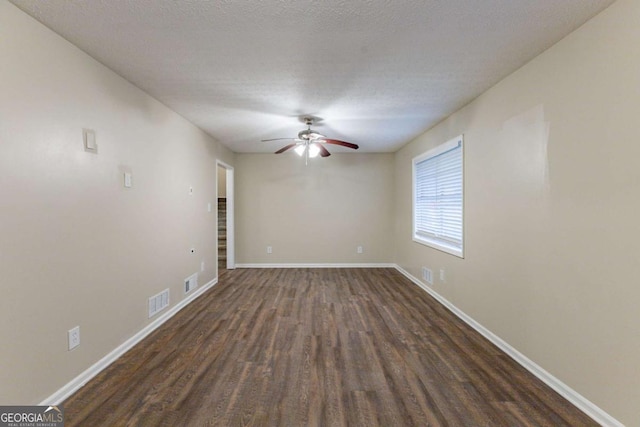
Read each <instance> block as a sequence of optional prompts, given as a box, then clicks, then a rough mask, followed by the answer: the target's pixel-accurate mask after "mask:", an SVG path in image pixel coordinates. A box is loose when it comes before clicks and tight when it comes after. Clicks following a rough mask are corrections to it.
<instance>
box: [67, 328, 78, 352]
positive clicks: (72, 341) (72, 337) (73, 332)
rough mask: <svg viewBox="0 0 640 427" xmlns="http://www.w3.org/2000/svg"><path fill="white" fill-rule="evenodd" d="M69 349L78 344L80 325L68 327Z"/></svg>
mask: <svg viewBox="0 0 640 427" xmlns="http://www.w3.org/2000/svg"><path fill="white" fill-rule="evenodd" d="M68 335H69V350H73V349H74V348H76V347H77V346H79V345H80V326H76V327H75V328H73V329H69V332H68Z"/></svg>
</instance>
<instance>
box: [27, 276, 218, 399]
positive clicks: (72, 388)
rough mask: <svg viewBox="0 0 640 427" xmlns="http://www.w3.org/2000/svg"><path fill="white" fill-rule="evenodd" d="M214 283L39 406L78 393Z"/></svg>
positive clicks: (168, 312) (112, 352)
mask: <svg viewBox="0 0 640 427" xmlns="http://www.w3.org/2000/svg"><path fill="white" fill-rule="evenodd" d="M216 283H218V278H215V279H213V280H212V281H210V282H209V283H207V284H206V285H204V286H202V287H200V288H198V289H196V290H195V291H194V292H193V294H191V295H189V297H188V298H185V299H183V300H182V301H180V302H179V303H177V304H176V305H175V306H173V307H171V308H170V309H169V310H168V311H167V312H166V313H164V314H162V315H161V316H160V317H158V318H157V319H155V320H154V321H153V322H151V323H149V324H148V325H147V326H145V327H144V328H143V329H142V330H140V331H139V332H138V333H136V334H135V335H134V336H132V337H131V338H129V339H128V340H126V341H125V342H123V343H122V344H120V345H119V346H118V347H116V348H115V349H114V350H112V351H111V352H110V353H109V354H107V355H106V356H104V357H103V358H102V359H100V360H98V361H97V362H96V363H94V364H93V365H92V366H91V367H89V368H88V369H87V370H86V371H84V372H82V373H81V374H80V375H78V376H77V377H75V378H74V379H73V380H71V381H70V382H68V383H67V384H66V385H64V386H63V387H62V388H61V389H60V390H58V391H56V392H55V393H53V394H52V395H51V396H49V397H47V398H46V399H44V400H43V401H42V402H40V404H39V405H40V406H49V405H60V404H62V402H64V400H65V399H67V398H68V397H69V396H71V395H72V394H73V393H75V392H76V391H78V390H79V389H80V387H82V386H83V385H85V384H86V383H87V382H89V380H91V379H92V378H94V377H95V376H96V375H98V374H99V373H100V372H102V371H103V370H104V369H106V368H107V367H108V366H109V365H111V364H112V363H113V362H115V361H116V360H117V359H118V358H119V357H120V356H122V355H123V354H124V353H126V352H127V351H129V350H130V349H131V348H133V347H134V346H135V345H136V344H138V343H139V342H140V341H142V340H143V339H144V338H145V337H146V336H147V335H149V334H150V333H151V332H153V331H155V330H156V329H158V328H159V327H160V326H161V325H162V324H163V323H165V322H166V321H167V320H169V319H171V318H172V317H173V316H174V315H175V314H176V313H177V312H179V311H180V310H182V309H183V308H184V307H186V306H187V305H188V304H189V303H190V302H191V301H193V300H194V299H196V298H198V297H199V296H200V295H202V294H203V293H204V292H206V291H207V290H208V289H209V288H211V287H213V286H214V285H215V284H216Z"/></svg>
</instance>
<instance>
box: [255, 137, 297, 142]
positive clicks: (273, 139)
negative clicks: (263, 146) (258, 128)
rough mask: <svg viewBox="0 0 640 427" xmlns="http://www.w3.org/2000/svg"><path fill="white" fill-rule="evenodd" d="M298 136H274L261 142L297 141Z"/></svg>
mask: <svg viewBox="0 0 640 427" xmlns="http://www.w3.org/2000/svg"><path fill="white" fill-rule="evenodd" d="M295 140H296V138H272V139H261V140H260V141H261V142H269V141H295Z"/></svg>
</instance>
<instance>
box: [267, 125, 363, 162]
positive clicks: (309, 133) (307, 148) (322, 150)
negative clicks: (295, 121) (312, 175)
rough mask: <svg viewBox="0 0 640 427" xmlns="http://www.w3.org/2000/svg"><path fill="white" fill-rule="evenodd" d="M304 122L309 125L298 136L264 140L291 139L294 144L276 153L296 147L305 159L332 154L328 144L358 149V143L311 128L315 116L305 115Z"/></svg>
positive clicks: (297, 151)
mask: <svg viewBox="0 0 640 427" xmlns="http://www.w3.org/2000/svg"><path fill="white" fill-rule="evenodd" d="M302 119H303V120H304V123H305V124H306V125H307V128H306V129H304V130H301V131H300V132H298V137H297V138H273V139H263V140H262V142H269V141H282V140H291V141H293V143H292V144H289V145H285V146H284V147H282V148H281V149H279V150H278V151H276V152H275V154H280V153H284V152H285V151H287V150H289V149H291V148H294V147H295V149H294V151H295V152H296V153H297V154H298V155H299V156H303V155H304V156H305V161H308V159H309V158H314V157H317V156H318V154H319V155H320V157H328V156H330V155H331V153H329V150H327V148H326V147H325V145H326V144H333V145H341V146H343V147H347V148H352V149H354V150H357V149H358V148H360V147H358V145H357V144H352V143H351V142H346V141H340V140H338V139H330V138H327V137H326V136H324V135H322V134H321V133H320V132H318V131H315V130H313V129H311V125H313V121H314V119H313V117H303V118H302Z"/></svg>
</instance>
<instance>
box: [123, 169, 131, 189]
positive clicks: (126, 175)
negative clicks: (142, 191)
mask: <svg viewBox="0 0 640 427" xmlns="http://www.w3.org/2000/svg"><path fill="white" fill-rule="evenodd" d="M124 186H125V187H126V188H131V186H132V184H131V174H130V173H129V172H125V173H124Z"/></svg>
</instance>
